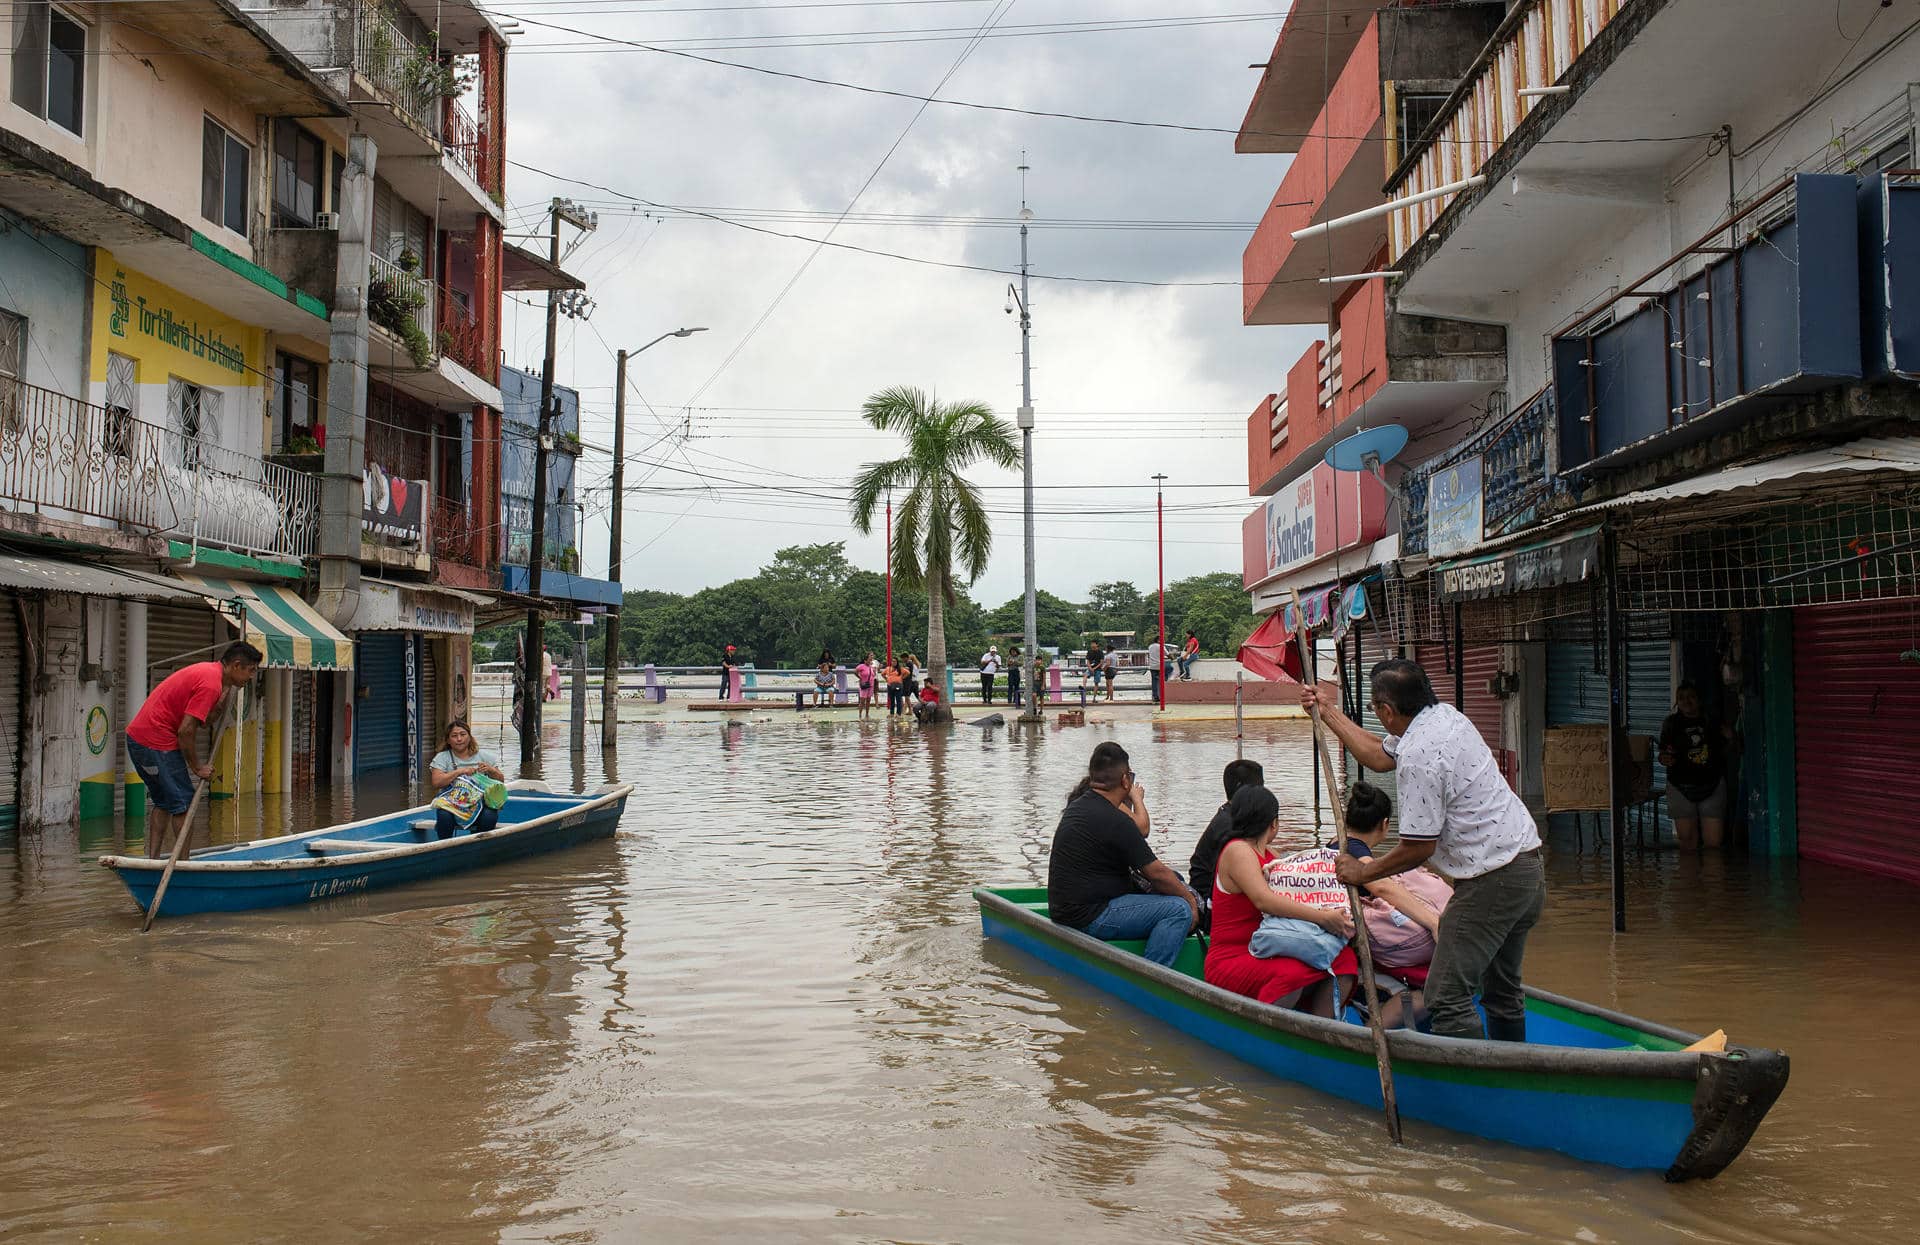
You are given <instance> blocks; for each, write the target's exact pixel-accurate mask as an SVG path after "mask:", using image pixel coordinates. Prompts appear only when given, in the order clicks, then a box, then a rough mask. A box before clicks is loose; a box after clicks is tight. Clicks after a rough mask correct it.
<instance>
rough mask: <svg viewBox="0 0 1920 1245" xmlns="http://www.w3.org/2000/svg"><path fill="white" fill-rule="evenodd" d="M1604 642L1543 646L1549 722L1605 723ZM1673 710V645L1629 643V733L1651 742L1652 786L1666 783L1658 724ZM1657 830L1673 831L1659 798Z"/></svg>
mask: <svg viewBox="0 0 1920 1245" xmlns="http://www.w3.org/2000/svg"><path fill="white" fill-rule="evenodd" d="M1607 701H1608V697H1607V663H1606V652H1605V650H1604V647H1603V646H1601V645H1598V644H1594V643H1590V642H1588V641H1584V640H1579V641H1573V640H1566V641H1557V642H1555V643H1552V644H1549V645H1547V725H1548V726H1549V727H1553V726H1582V725H1596V724H1597V725H1604V724H1605V723H1606V721H1607V715H1608V704H1607ZM1671 712H1673V645H1672V642H1671V641H1668V640H1633V641H1630V642H1628V644H1627V733H1628V734H1629V735H1637V736H1641V737H1643V738H1645V739H1647V740H1649V741H1651V742H1650V743H1649V745H1648V753H1649V755H1650V756H1651V757H1652V759H1653V786H1654V789H1655V790H1659V789H1661V788H1664V787H1665V786H1666V785H1667V771H1666V767H1665V766H1663V765H1661V764H1660V762H1659V756H1658V753H1659V742H1658V741H1659V738H1660V727H1661V725H1662V724H1663V723H1664V722H1665V721H1666V720H1667V715H1668V714H1669V713H1671ZM1660 831H1661V833H1662V834H1663V835H1664V834H1671V833H1672V831H1673V820H1672V818H1671V816H1670V815H1669V814H1668V811H1667V805H1666V801H1665V800H1662V801H1660Z"/></svg>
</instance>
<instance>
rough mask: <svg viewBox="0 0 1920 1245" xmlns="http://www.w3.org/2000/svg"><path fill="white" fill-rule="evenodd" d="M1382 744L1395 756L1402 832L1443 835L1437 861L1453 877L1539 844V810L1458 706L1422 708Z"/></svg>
mask: <svg viewBox="0 0 1920 1245" xmlns="http://www.w3.org/2000/svg"><path fill="white" fill-rule="evenodd" d="M1380 744H1381V746H1382V747H1383V748H1385V749H1386V751H1387V755H1388V756H1390V757H1392V758H1393V759H1394V782H1395V784H1396V785H1397V786H1398V788H1399V793H1400V800H1399V803H1400V807H1399V809H1398V812H1399V814H1400V837H1401V838H1403V839H1437V840H1438V841H1439V845H1438V846H1437V847H1436V848H1435V849H1434V852H1433V864H1434V867H1436V868H1437V869H1439V870H1440V871H1441V872H1442V873H1445V874H1446V875H1447V876H1448V877H1451V878H1455V879H1462V878H1477V877H1479V876H1480V875H1481V874H1483V873H1491V872H1493V871H1494V870H1495V869H1498V868H1500V867H1501V866H1502V865H1505V864H1507V863H1509V862H1511V861H1512V860H1513V858H1514V857H1516V856H1518V855H1519V854H1520V853H1521V852H1524V851H1528V850H1530V849H1532V848H1535V847H1538V846H1540V830H1539V828H1538V827H1537V826H1535V825H1534V824H1533V814H1532V813H1529V812H1528V811H1527V806H1526V805H1525V804H1524V803H1522V802H1521V800H1520V797H1519V796H1517V795H1515V794H1514V793H1513V788H1511V787H1509V786H1507V780H1506V779H1504V778H1502V777H1501V776H1500V767H1499V766H1498V765H1496V764H1494V760H1493V751H1492V750H1491V749H1490V748H1488V747H1487V743H1486V741H1485V740H1484V739H1481V738H1480V732H1479V731H1477V730H1475V729H1474V725H1473V723H1472V722H1469V721H1468V720H1467V717H1466V715H1465V714H1463V713H1461V712H1460V711H1459V710H1458V709H1455V708H1454V707H1453V706H1452V705H1431V706H1429V707H1428V708H1425V709H1422V710H1421V711H1420V712H1419V713H1418V714H1416V715H1415V716H1414V719H1413V722H1412V723H1411V724H1410V725H1409V726H1408V727H1407V733H1406V734H1405V735H1388V736H1386V737H1384V738H1383V739H1381V741H1380Z"/></svg>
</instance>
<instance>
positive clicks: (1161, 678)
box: [1153, 475, 1167, 710]
mask: <svg viewBox="0 0 1920 1245" xmlns="http://www.w3.org/2000/svg"><path fill="white" fill-rule="evenodd" d="M1166 484H1167V477H1166V476H1165V475H1157V476H1155V477H1153V510H1154V514H1155V516H1156V519H1157V522H1158V527H1159V535H1158V537H1157V539H1156V540H1155V543H1156V544H1157V545H1158V546H1159V553H1160V559H1159V560H1160V657H1159V660H1158V661H1157V662H1156V663H1155V665H1154V670H1153V682H1154V686H1156V687H1158V688H1159V689H1160V708H1161V709H1163V710H1164V709H1165V708H1166V707H1167V500H1166Z"/></svg>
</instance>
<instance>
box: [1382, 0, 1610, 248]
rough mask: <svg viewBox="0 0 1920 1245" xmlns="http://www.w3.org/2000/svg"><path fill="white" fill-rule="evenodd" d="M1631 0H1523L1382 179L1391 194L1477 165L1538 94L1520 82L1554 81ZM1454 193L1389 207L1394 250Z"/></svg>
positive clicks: (1418, 190)
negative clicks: (1404, 155)
mask: <svg viewBox="0 0 1920 1245" xmlns="http://www.w3.org/2000/svg"><path fill="white" fill-rule="evenodd" d="M1633 2H1634V0H1521V2H1520V4H1519V5H1518V6H1516V7H1515V8H1514V9H1513V11H1512V12H1511V13H1509V14H1508V15H1507V19H1506V21H1504V22H1503V23H1502V24H1501V27H1500V30H1499V32H1498V33H1497V34H1496V35H1495V36H1494V39H1493V42H1492V43H1490V44H1489V45H1488V46H1487V50H1486V51H1485V52H1483V53H1481V55H1480V59H1479V60H1478V61H1477V62H1476V63H1475V65H1474V68H1473V69H1472V70H1471V71H1470V72H1469V74H1468V75H1467V78H1466V80H1465V81H1463V82H1462V83H1461V84H1460V86H1459V88H1458V89H1456V90H1455V91H1454V93H1453V95H1452V96H1451V97H1450V98H1449V99H1448V101H1447V102H1446V104H1445V105H1443V106H1442V108H1441V109H1440V112H1439V117H1438V120H1437V121H1436V122H1435V123H1434V124H1433V125H1432V126H1430V127H1429V128H1428V129H1427V132H1426V133H1425V134H1424V135H1423V136H1421V138H1420V139H1419V140H1418V141H1416V142H1415V143H1414V145H1413V149H1412V151H1411V152H1409V154H1408V156H1407V159H1406V160H1405V161H1403V162H1402V163H1401V166H1400V168H1399V169H1398V170H1396V172H1395V174H1394V176H1393V177H1392V178H1390V179H1389V181H1388V190H1389V191H1390V193H1392V194H1393V195H1394V196H1395V197H1396V198H1411V197H1413V196H1415V195H1419V194H1423V193H1425V192H1428V191H1432V190H1436V189H1438V188H1440V187H1442V186H1447V185H1451V184H1452V183H1454V182H1457V181H1460V180H1461V179H1462V178H1466V177H1471V176H1473V175H1474V174H1475V173H1478V172H1479V171H1480V169H1481V167H1482V166H1483V165H1485V164H1486V162H1487V161H1488V160H1490V159H1492V158H1493V154H1494V153H1495V152H1496V151H1498V150H1500V146H1501V144H1503V143H1505V142H1506V141H1507V139H1508V137H1509V136H1510V135H1512V133H1513V132H1514V130H1515V129H1517V128H1519V125H1520V123H1521V122H1522V121H1524V120H1526V119H1527V115H1528V114H1529V113H1531V112H1532V111H1533V110H1534V109H1535V108H1536V107H1539V106H1540V104H1541V102H1542V100H1541V99H1540V98H1539V97H1537V96H1524V95H1521V94H1520V91H1521V89H1522V88H1526V87H1546V86H1553V85H1554V84H1556V83H1558V82H1559V81H1560V78H1561V77H1562V76H1563V75H1564V74H1565V73H1566V72H1567V70H1568V69H1569V68H1571V67H1572V65H1573V62H1574V61H1576V60H1578V59H1579V57H1580V54H1581V53H1582V52H1584V51H1586V50H1587V47H1588V46H1589V45H1590V44H1591V43H1592V42H1593V41H1594V39H1596V38H1597V37H1598V36H1599V34H1600V32H1601V30H1603V29H1604V28H1605V27H1606V25H1607V23H1609V22H1611V21H1612V20H1613V19H1614V18H1615V17H1617V16H1618V15H1619V13H1620V11H1621V10H1622V9H1624V8H1626V7H1627V6H1628V5H1630V4H1632V3H1633ZM1454 197H1455V196H1453V195H1448V196H1445V197H1443V198H1438V199H1430V200H1428V201H1426V202H1424V203H1416V204H1414V205H1412V206H1410V207H1404V208H1401V209H1400V210H1398V211H1396V212H1395V213H1394V214H1393V217H1392V221H1393V227H1392V231H1391V232H1392V246H1393V254H1392V258H1393V259H1394V260H1398V259H1399V258H1400V257H1401V256H1402V255H1404V254H1405V253H1406V252H1407V250H1408V249H1409V248H1410V247H1412V246H1413V244H1414V243H1415V242H1417V241H1419V240H1420V237H1421V236H1422V235H1423V234H1425V233H1426V231H1427V230H1428V229H1430V228H1432V226H1433V223H1434V222H1435V221H1437V220H1439V219H1440V215H1441V213H1443V212H1445V211H1446V210H1447V206H1448V205H1449V204H1450V203H1452V202H1453V199H1454Z"/></svg>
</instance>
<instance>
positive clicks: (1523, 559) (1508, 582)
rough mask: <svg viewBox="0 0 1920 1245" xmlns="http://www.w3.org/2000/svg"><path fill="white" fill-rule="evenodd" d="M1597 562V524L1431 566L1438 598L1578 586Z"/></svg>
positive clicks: (1473, 598) (1471, 598) (1478, 597)
mask: <svg viewBox="0 0 1920 1245" xmlns="http://www.w3.org/2000/svg"><path fill="white" fill-rule="evenodd" d="M1599 565H1600V528H1599V526H1598V525H1595V526H1593V527H1583V528H1581V529H1580V530H1578V531H1575V532H1569V533H1567V534H1566V535H1564V536H1560V537H1557V538H1556V539H1553V540H1543V541H1537V542H1535V543H1534V544H1531V545H1521V546H1519V547H1518V548H1513V549H1501V550H1499V551H1497V552H1494V553H1483V554H1480V555H1478V556H1476V557H1471V558H1462V559H1460V560H1459V561H1457V562H1441V563H1438V564H1436V565H1435V566H1434V568H1433V576H1434V579H1435V580H1436V582H1437V583H1438V585H1439V594H1440V599H1441V600H1442V601H1477V600H1481V599H1484V598H1486V597H1504V596H1513V595H1515V594H1517V593H1522V592H1533V591H1535V590H1536V589H1540V588H1555V587H1558V586H1560V585H1561V584H1577V583H1580V582H1581V581H1583V580H1585V579H1586V578H1587V576H1589V575H1591V574H1593V572H1594V570H1595V569H1597V568H1598V567H1599Z"/></svg>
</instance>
